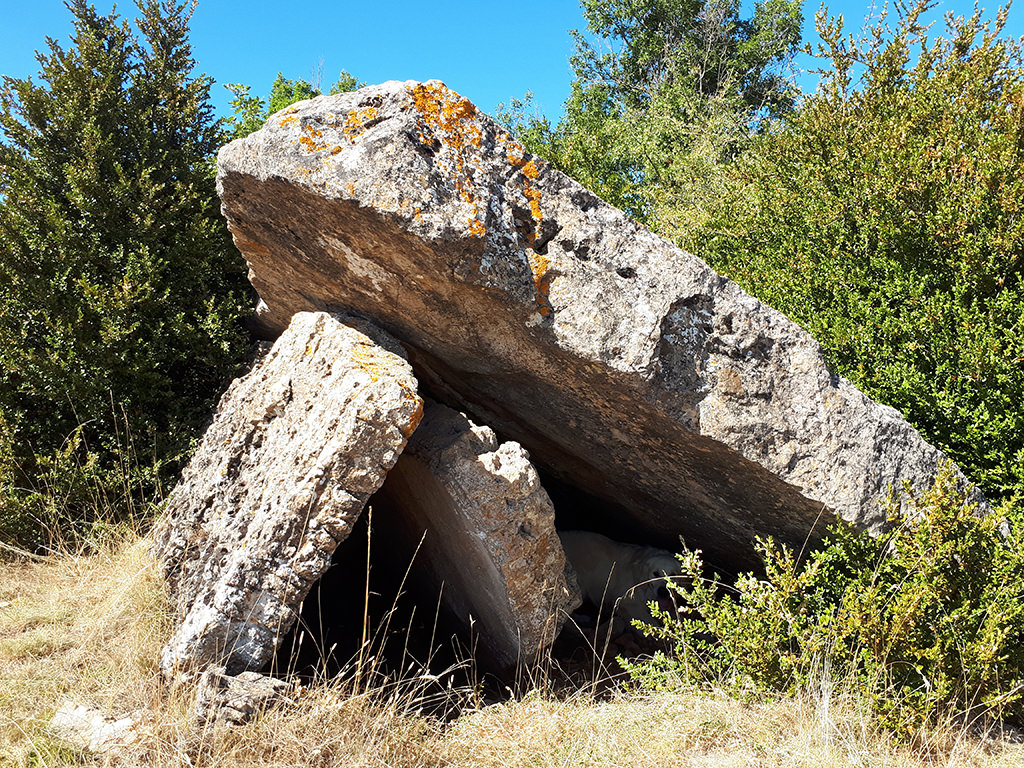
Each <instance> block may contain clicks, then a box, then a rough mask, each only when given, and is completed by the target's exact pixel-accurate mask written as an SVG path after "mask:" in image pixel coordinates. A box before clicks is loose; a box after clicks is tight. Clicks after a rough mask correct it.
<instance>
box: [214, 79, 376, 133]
mask: <svg viewBox="0 0 1024 768" xmlns="http://www.w3.org/2000/svg"><path fill="white" fill-rule="evenodd" d="M363 85H365V83H360V82H359V81H358V80H356V78H355V77H354V76H352V75H350V74H349V73H348V72H346V71H345V70H344V69H343V70H341V74H340V75H339V76H338V79H337V80H336V81H335V83H334V85H332V86H331V88H330V90H329V91H328V93H330V94H331V95H334V94H337V93H347V92H349V91H355V90H357V89H359V88H362V87H363ZM226 87H227V88H228V90H230V91H231V93H232V94H234V98H233V99H232V100H231V108H232V110H233V111H234V114H233V115H232V116H231V117H230V118H228V122H229V123H230V124H231V138H233V139H240V138H242V137H243V136H248V135H249V134H250V133H253V132H254V131H258V130H259V129H260V128H262V127H263V124H264V123H265V122H267V118H269V117H270V116H271V115H272V114H274V113H275V112H280V111H281V110H282V109H284V108H285V107H288V106H290V105H292V104H294V103H295V102H297V101H303V100H305V99H312V98H313V97H315V96H320V95H321V91H320V90H319V88H317V87H316V86H315V85H313V84H312V83H310V82H308V81H306V80H288V79H287V78H286V77H285V76H284V75H282V74H281V73H280V72H278V73H277V78H275V80H274V82H273V84H272V85H271V86H270V95H269V96H268V97H267V100H266V102H264V101H263V99H261V98H260V97H259V96H253V95H252V94H251V93H250V91H251V88H250V86H248V85H242V84H240V83H233V84H230V85H228V86H226Z"/></svg>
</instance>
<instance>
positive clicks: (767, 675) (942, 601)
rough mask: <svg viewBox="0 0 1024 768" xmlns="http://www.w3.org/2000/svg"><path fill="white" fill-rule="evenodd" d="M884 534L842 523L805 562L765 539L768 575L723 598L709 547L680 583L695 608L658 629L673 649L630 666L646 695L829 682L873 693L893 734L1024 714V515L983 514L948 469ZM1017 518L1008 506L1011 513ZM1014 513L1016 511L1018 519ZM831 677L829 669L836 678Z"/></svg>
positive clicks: (694, 556)
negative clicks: (946, 721) (708, 562)
mask: <svg viewBox="0 0 1024 768" xmlns="http://www.w3.org/2000/svg"><path fill="white" fill-rule="evenodd" d="M905 493H907V494H908V498H907V499H906V502H907V507H906V511H907V512H908V513H909V514H908V517H906V518H902V519H899V520H898V519H897V518H896V517H895V516H896V515H897V514H898V513H899V508H900V505H899V500H898V499H895V498H893V499H890V500H889V501H888V502H887V508H888V511H889V512H890V513H891V514H892V515H893V518H892V519H893V525H892V528H891V529H890V530H889V532H888V533H886V534H885V535H882V536H880V537H878V538H872V537H870V536H868V535H867V534H865V533H859V532H856V531H854V530H853V528H852V527H850V526H849V525H846V524H839V525H836V526H834V527H833V528H832V529H831V531H830V535H829V537H828V539H827V540H826V541H825V543H824V544H823V546H822V547H821V548H820V549H819V550H817V551H815V552H813V553H812V554H811V555H810V556H809V557H808V558H807V559H806V561H802V562H801V561H798V559H797V558H796V557H794V555H793V553H792V552H791V551H789V550H787V549H785V548H783V547H778V546H776V545H774V544H773V543H772V542H771V541H770V540H769V541H764V542H761V544H760V552H761V554H762V556H763V558H764V564H765V573H764V574H763V575H753V574H745V575H742V576H740V577H739V578H738V579H737V581H736V582H735V584H734V586H733V587H732V589H731V590H730V591H731V592H732V594H727V593H723V592H722V591H721V590H720V589H718V588H717V583H715V582H709V581H706V580H705V579H704V578H703V577H702V576H703V574H702V563H701V559H700V553H699V552H688V553H687V554H686V555H685V556H684V557H683V558H682V559H683V563H684V574H685V575H687V576H688V577H689V579H690V583H689V584H687V585H686V586H681V585H674V589H675V590H676V591H677V592H678V593H679V595H680V597H681V598H682V600H683V602H684V604H685V605H687V606H688V607H689V609H690V613H689V614H688V615H686V616H685V617H684V618H683V619H682V620H676V619H674V618H670V617H669V616H668V615H667V614H665V613H663V612H662V613H660V614H659V616H660V619H661V624H660V626H659V627H656V628H651V629H649V630H647V631H649V632H651V633H654V634H656V635H657V636H659V637H662V638H664V639H666V640H668V641H670V642H671V644H672V647H673V648H674V651H673V652H672V653H671V654H666V653H660V654H658V655H656V656H655V657H654V658H653V659H652V660H650V661H647V662H641V663H636V664H630V663H628V662H625V663H626V666H627V667H628V668H629V670H630V672H631V673H632V675H633V676H634V678H635V679H636V680H638V681H639V682H640V683H642V684H643V685H645V686H648V687H653V688H664V687H667V686H672V685H679V684H681V683H690V684H692V683H706V682H708V681H713V682H716V683H720V682H722V681H731V682H733V683H736V684H740V685H751V686H753V687H755V688H757V689H761V690H771V691H782V692H794V691H796V690H798V689H801V688H805V687H807V686H810V685H814V684H819V683H820V682H821V680H820V678H821V676H822V675H826V674H827V675H828V676H830V677H831V679H833V680H845V681H847V682H849V683H851V684H854V685H856V686H857V687H858V688H861V689H863V690H864V691H866V693H867V695H868V696H869V698H870V699H871V700H872V701H873V703H874V705H875V707H876V709H877V711H878V713H879V714H880V715H881V717H882V719H883V721H884V722H885V723H886V724H887V725H889V726H890V727H892V728H894V729H895V730H906V729H909V728H911V727H913V726H916V725H918V724H920V723H922V722H926V721H935V720H939V719H941V718H944V717H947V716H959V717H964V718H966V719H968V720H970V719H973V718H975V717H976V716H979V715H982V714H984V715H997V716H1006V717H1009V718H1011V719H1015V720H1017V722H1020V721H1021V717H1022V716H1024V599H1022V598H1024V594H1022V593H1024V540H1022V537H1021V528H1020V525H1019V522H1020V521H1019V516H1015V517H1016V518H1017V519H1014V521H1013V522H1014V523H1015V524H1014V525H1012V526H1010V528H1009V532H1008V533H1007V530H1006V528H1007V520H1006V518H1005V517H1004V516H1000V515H989V516H986V517H981V516H979V515H978V514H977V511H976V509H975V508H974V507H973V506H972V505H971V504H969V503H968V502H967V501H966V496H965V494H964V492H962V491H960V490H957V489H956V483H955V481H954V478H953V475H952V472H951V471H950V470H949V469H948V468H947V469H946V470H945V471H944V472H943V473H942V474H941V475H940V477H939V478H938V479H937V480H936V483H935V485H934V486H933V487H932V488H931V489H930V490H928V491H926V492H924V493H921V494H919V495H914V494H911V493H910V492H909V491H905ZM1004 511H1009V506H1008V505H1007V508H1006V510H1004ZM1011 517H1014V515H1011ZM826 671H827V672H826Z"/></svg>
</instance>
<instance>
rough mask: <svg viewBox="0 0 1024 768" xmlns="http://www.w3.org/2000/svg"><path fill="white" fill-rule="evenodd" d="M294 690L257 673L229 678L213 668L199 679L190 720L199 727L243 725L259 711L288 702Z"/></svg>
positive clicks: (277, 680)
mask: <svg viewBox="0 0 1024 768" xmlns="http://www.w3.org/2000/svg"><path fill="white" fill-rule="evenodd" d="M294 691H295V686H294V685H292V684H291V683H289V682H286V681H284V680H279V679H277V678H276V677H268V676H267V675H261V674H259V673H258V672H252V671H248V672H242V673H241V674H238V675H229V674H227V673H226V672H225V671H224V667H220V666H214V667H210V668H208V669H207V670H206V671H205V672H203V675H202V677H201V678H200V679H199V685H198V691H197V692H196V702H195V706H194V707H193V709H192V719H193V720H194V721H195V723H196V724H197V725H198V726H200V727H204V726H209V725H214V726H216V725H225V726H233V725H244V724H245V723H247V722H249V720H251V719H252V718H253V716H254V715H255V714H256V713H257V712H259V711H260V710H261V709H264V708H266V707H269V706H271V705H273V704H277V703H280V702H284V701H288V699H289V696H290V694H292V693H293V692H294Z"/></svg>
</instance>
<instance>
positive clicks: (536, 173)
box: [505, 142, 544, 242]
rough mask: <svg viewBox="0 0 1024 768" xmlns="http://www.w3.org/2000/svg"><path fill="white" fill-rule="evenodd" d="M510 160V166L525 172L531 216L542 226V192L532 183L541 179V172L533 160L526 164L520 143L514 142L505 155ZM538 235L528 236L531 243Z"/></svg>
mask: <svg viewBox="0 0 1024 768" xmlns="http://www.w3.org/2000/svg"><path fill="white" fill-rule="evenodd" d="M505 156H506V158H507V159H508V163H509V165H512V166H514V167H516V168H519V169H520V170H521V171H522V172H523V176H524V180H523V194H524V195H525V196H526V200H527V201H528V202H529V204H530V215H531V216H533V220H534V221H536V222H537V223H538V224H540V222H541V221H543V220H544V214H543V212H542V211H541V209H540V197H541V194H540V190H539V189H537V188H536V187H534V186H533V185H532V184H531V183H530V182H531V181H536V180H537V179H538V178H539V177H540V170H539V169H538V168H537V163H536V162H534V161H533V160H530V161H529V162H527V163H525V164H524V162H523V161H524V160H526V150H525V149H524V148H523V145H522V144H520V143H519V142H512V144H510V145H509V148H508V150H507V151H506V154H505ZM536 236H537V235H536V233H535V232H532V233H530V234H529V235H527V239H528V240H530V241H531V242H532V241H533V240H534V239H535V238H536Z"/></svg>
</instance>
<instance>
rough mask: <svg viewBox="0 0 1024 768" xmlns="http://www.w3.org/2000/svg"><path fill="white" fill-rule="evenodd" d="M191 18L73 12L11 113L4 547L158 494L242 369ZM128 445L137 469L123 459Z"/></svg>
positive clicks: (236, 288)
mask: <svg viewBox="0 0 1024 768" xmlns="http://www.w3.org/2000/svg"><path fill="white" fill-rule="evenodd" d="M194 7H195V3H194V2H186V1H180V2H179V0H141V1H140V3H139V12H140V15H139V18H138V19H137V22H136V24H137V30H138V31H137V32H136V31H134V30H133V28H132V26H131V25H130V24H129V23H128V22H127V21H125V20H123V19H121V18H119V17H118V16H117V15H116V13H111V14H110V15H106V16H105V15H101V14H99V13H97V12H96V10H95V9H94V8H93V7H92V6H90V5H88V4H87V3H86V1H85V0H70V2H69V3H68V8H69V9H70V10H71V12H72V14H73V15H74V34H73V36H72V39H71V43H72V44H71V46H70V47H68V48H64V47H62V46H61V45H60V44H58V42H57V41H55V40H52V39H47V44H48V48H49V50H48V51H45V52H42V53H38V54H37V58H38V61H39V65H40V72H39V75H38V79H37V80H35V81H33V80H31V79H24V80H19V79H13V78H9V77H5V78H4V83H3V91H2V97H0V98H2V101H0V127H2V130H3V141H2V143H0V531H2V532H3V533H4V534H5V535H15V534H17V535H20V536H21V537H23V538H28V539H31V538H32V537H33V536H34V535H35V534H36V533H37V532H38V529H39V526H40V525H41V524H46V523H49V524H53V522H54V521H53V520H47V519H45V518H47V517H48V516H49V515H52V514H55V513H56V512H57V508H58V507H60V508H62V509H65V510H67V511H68V512H69V514H70V515H71V516H72V517H75V516H81V517H85V516H86V515H87V507H89V506H90V505H91V504H92V503H93V502H94V501H95V496H96V494H97V493H98V494H101V495H104V496H108V497H109V498H112V499H120V500H121V501H120V502H118V503H121V504H122V505H123V503H124V502H125V497H134V498H139V497H140V496H142V495H145V494H151V493H152V492H153V489H154V484H155V483H156V482H157V481H158V480H159V478H160V477H161V476H162V477H167V476H168V474H167V473H169V472H170V471H171V470H172V469H173V468H174V467H175V466H176V463H177V461H178V460H179V459H181V457H183V456H184V455H185V453H186V452H187V451H188V449H189V446H190V442H191V441H192V440H193V439H194V438H195V436H196V435H197V431H198V429H199V427H200V426H201V425H202V423H203V422H204V421H205V419H207V418H208V415H209V413H210V409H211V408H212V404H213V402H214V398H215V397H216V396H217V395H218V394H219V393H220V391H221V390H222V388H223V387H224V385H225V384H226V382H227V381H228V380H230V377H231V375H232V374H233V373H234V372H235V371H236V370H237V367H238V365H239V363H240V360H241V359H242V358H244V356H245V354H246V353H247V344H246V335H245V333H244V331H243V329H242V327H241V324H240V320H239V319H240V317H241V316H242V314H243V313H245V312H247V310H248V308H249V307H250V306H251V300H252V297H251V294H250V289H249V288H248V286H247V283H246V280H245V268H244V263H243V261H242V259H241V258H240V256H239V255H238V253H237V252H236V251H235V250H234V248H233V246H232V244H231V240H230V236H229V235H228V232H227V230H226V227H225V226H224V223H223V221H222V219H221V217H220V215H219V205H218V201H217V197H216V193H215V190H214V179H213V174H212V166H211V163H210V159H211V157H212V156H213V155H214V153H215V152H216V150H217V149H218V147H219V146H220V145H221V144H222V143H223V140H224V134H223V131H222V128H221V124H220V121H218V120H216V119H215V118H214V116H213V111H212V107H211V105H210V101H209V88H210V83H211V81H210V79H209V78H208V77H206V76H203V75H199V76H196V75H193V73H192V70H193V68H194V61H193V59H192V55H191V49H190V46H189V43H188V25H189V21H190V17H191V14H192V11H193V9H194ZM129 441H132V443H131V444H132V446H134V448H135V451H136V457H135V461H137V462H139V463H141V464H142V466H134V467H131V466H129V463H130V462H126V458H125V455H126V451H125V449H126V448H128V447H129Z"/></svg>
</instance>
